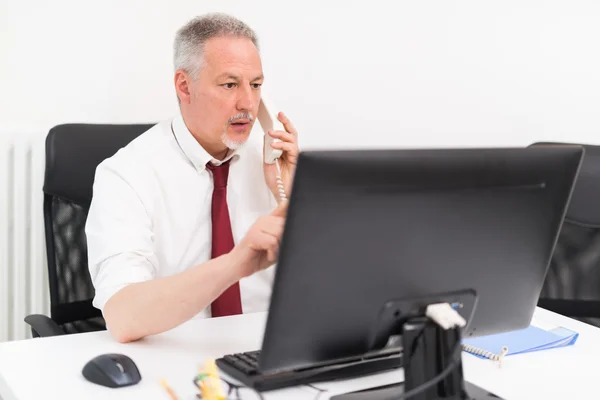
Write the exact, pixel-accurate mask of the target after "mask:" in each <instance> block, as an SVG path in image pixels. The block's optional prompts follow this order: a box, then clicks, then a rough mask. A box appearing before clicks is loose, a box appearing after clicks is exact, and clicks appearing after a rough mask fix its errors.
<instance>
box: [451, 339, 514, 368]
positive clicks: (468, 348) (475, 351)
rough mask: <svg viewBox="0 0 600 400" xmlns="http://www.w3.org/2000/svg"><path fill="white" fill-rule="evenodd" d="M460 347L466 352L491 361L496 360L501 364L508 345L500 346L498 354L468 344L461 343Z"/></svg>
mask: <svg viewBox="0 0 600 400" xmlns="http://www.w3.org/2000/svg"><path fill="white" fill-rule="evenodd" d="M462 349H463V351H466V352H467V353H471V354H475V355H478V356H482V357H485V358H487V359H489V360H492V361H497V362H498V364H499V365H500V366H502V359H503V358H504V356H505V355H506V354H507V353H508V347H506V346H504V347H502V350H501V351H500V354H496V353H492V352H490V351H487V350H483V349H480V348H477V347H474V346H469V345H468V344H463V345H462Z"/></svg>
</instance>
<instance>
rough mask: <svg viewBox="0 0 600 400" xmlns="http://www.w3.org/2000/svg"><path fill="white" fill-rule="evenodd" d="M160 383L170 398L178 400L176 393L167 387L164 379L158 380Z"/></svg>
mask: <svg viewBox="0 0 600 400" xmlns="http://www.w3.org/2000/svg"><path fill="white" fill-rule="evenodd" d="M160 384H161V385H162V387H163V388H165V390H166V391H167V393H169V396H171V400H178V399H177V395H176V394H175V392H174V391H173V389H171V388H170V387H169V384H168V383H167V381H165V380H164V379H161V380H160Z"/></svg>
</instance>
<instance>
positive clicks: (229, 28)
mask: <svg viewBox="0 0 600 400" xmlns="http://www.w3.org/2000/svg"><path fill="white" fill-rule="evenodd" d="M220 36H234V37H245V38H248V39H250V40H251V41H252V43H254V45H255V46H256V48H257V49H258V48H259V47H258V37H257V35H256V33H255V32H254V31H253V30H252V29H251V28H250V27H249V26H248V25H246V24H245V23H244V22H242V21H240V20H239V19H237V18H234V17H232V16H230V15H227V14H223V13H210V14H205V15H201V16H199V17H196V18H194V19H192V20H191V21H189V22H188V23H187V24H185V25H184V26H183V27H181V28H180V29H179V30H178V31H177V34H176V36H175V43H174V46H173V53H174V54H173V64H174V67H175V71H177V70H178V69H181V70H183V71H185V72H187V73H188V74H190V75H191V77H192V79H196V78H197V76H198V73H199V72H200V70H201V69H202V67H203V64H204V45H205V44H206V41H207V40H209V39H211V38H215V37H220Z"/></svg>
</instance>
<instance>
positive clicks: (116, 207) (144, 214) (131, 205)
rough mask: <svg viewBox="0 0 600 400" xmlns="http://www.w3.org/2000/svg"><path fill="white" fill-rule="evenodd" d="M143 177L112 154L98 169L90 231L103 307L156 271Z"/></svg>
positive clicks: (91, 261) (91, 260)
mask: <svg viewBox="0 0 600 400" xmlns="http://www.w3.org/2000/svg"><path fill="white" fill-rule="evenodd" d="M141 178H142V177H140V176H136V174H135V170H134V169H133V166H132V165H119V163H116V162H113V160H110V159H108V160H105V161H104V162H102V163H100V165H99V166H98V167H97V169H96V175H95V179H94V185H93V197H92V202H91V205H90V210H89V213H88V218H87V221H86V227H85V232H86V239H87V247H88V266H89V272H90V276H91V280H92V284H93V285H94V289H95V297H94V299H93V302H92V304H93V305H94V307H96V308H98V309H100V310H101V311H103V312H104V306H105V304H106V302H107V301H108V300H109V299H110V298H111V297H112V296H113V295H114V294H115V293H117V292H118V291H119V290H121V289H122V288H124V287H125V286H127V285H129V284H132V283H135V282H143V281H146V280H150V279H152V278H154V277H155V276H156V271H157V267H158V261H157V257H156V255H155V252H154V246H153V233H152V232H153V231H152V219H151V217H150V215H149V213H148V211H147V207H146V205H145V204H144V202H143V200H142V199H143V196H142V192H143V187H142V186H141V184H142V183H143V182H142V180H141Z"/></svg>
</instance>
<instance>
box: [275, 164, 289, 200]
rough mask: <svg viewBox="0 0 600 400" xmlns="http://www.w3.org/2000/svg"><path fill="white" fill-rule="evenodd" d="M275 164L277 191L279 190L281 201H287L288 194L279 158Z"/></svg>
mask: <svg viewBox="0 0 600 400" xmlns="http://www.w3.org/2000/svg"><path fill="white" fill-rule="evenodd" d="M275 165H276V166H277V191H278V192H279V199H280V200H281V201H286V200H287V196H286V194H285V186H284V185H283V179H281V166H280V165H279V159H276V160H275Z"/></svg>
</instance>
